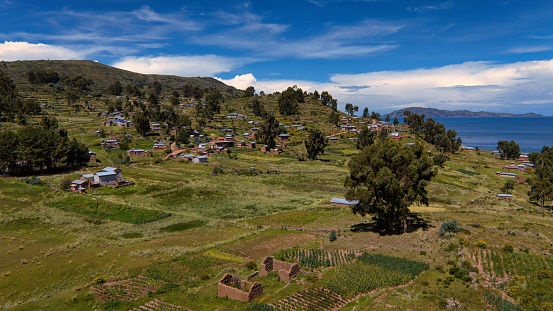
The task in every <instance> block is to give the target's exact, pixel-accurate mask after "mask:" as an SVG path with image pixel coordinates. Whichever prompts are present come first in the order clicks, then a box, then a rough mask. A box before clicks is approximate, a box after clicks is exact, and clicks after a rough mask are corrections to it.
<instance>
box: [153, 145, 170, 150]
mask: <svg viewBox="0 0 553 311" xmlns="http://www.w3.org/2000/svg"><path fill="white" fill-rule="evenodd" d="M167 148H169V147H168V146H167V144H166V143H154V145H153V146H152V150H156V151H161V150H165V149H167Z"/></svg>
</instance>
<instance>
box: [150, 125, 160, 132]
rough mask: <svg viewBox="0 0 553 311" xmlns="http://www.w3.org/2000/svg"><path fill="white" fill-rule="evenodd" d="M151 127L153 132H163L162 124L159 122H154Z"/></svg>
mask: <svg viewBox="0 0 553 311" xmlns="http://www.w3.org/2000/svg"><path fill="white" fill-rule="evenodd" d="M151 127H152V131H153V132H156V133H161V125H159V124H158V123H152V125H151Z"/></svg>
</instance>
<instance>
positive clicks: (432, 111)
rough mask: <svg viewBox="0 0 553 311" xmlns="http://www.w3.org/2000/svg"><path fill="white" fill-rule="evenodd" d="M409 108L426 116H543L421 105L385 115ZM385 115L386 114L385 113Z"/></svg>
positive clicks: (400, 114) (400, 115)
mask: <svg viewBox="0 0 553 311" xmlns="http://www.w3.org/2000/svg"><path fill="white" fill-rule="evenodd" d="M405 110H409V111H410V112H411V113H416V114H419V115H421V114H424V115H425V116H426V117H428V118H451V117H463V118H483V117H496V118H497V117H500V118H503V117H543V115H541V114H537V113H524V114H514V113H502V112H488V111H477V112H474V111H469V110H455V111H452V110H441V109H436V108H422V107H409V108H404V109H400V110H396V111H394V112H390V113H388V114H387V115H388V116H390V118H403V112H404V111H405ZM385 116H386V115H385Z"/></svg>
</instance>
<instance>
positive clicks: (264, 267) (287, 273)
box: [259, 257, 301, 282]
mask: <svg viewBox="0 0 553 311" xmlns="http://www.w3.org/2000/svg"><path fill="white" fill-rule="evenodd" d="M273 270H274V271H278V277H279V279H280V281H281V282H290V278H293V277H295V276H296V275H298V273H299V272H300V271H301V268H300V266H299V265H298V264H297V263H289V262H284V261H280V260H276V259H274V258H273V257H265V259H263V261H262V262H261V271H260V273H259V275H261V276H268V275H269V272H271V271H273Z"/></svg>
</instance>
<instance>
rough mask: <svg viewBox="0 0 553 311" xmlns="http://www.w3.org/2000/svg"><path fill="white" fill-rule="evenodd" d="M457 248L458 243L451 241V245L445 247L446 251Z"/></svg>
mask: <svg viewBox="0 0 553 311" xmlns="http://www.w3.org/2000/svg"><path fill="white" fill-rule="evenodd" d="M456 249H457V243H455V242H451V243H449V245H448V246H447V247H446V248H445V250H446V251H448V252H451V251H454V250H456Z"/></svg>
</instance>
